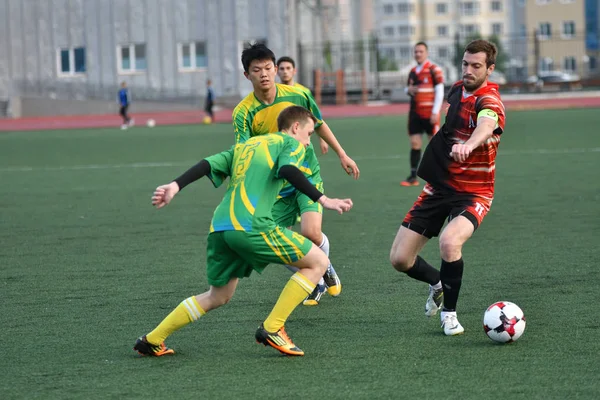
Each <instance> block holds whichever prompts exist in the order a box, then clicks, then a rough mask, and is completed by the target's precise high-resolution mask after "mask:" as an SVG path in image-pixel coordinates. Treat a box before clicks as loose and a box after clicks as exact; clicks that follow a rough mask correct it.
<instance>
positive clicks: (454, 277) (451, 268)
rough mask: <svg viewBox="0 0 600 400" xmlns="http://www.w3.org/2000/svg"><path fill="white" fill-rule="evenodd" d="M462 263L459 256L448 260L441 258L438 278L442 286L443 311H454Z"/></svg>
mask: <svg viewBox="0 0 600 400" xmlns="http://www.w3.org/2000/svg"><path fill="white" fill-rule="evenodd" d="M463 269H464V263H463V259H462V258H460V259H458V260H456V261H452V262H448V261H444V260H442V267H441V268H440V278H441V280H442V288H443V289H444V311H456V302H457V301H458V293H459V292H460V285H461V283H462V276H463Z"/></svg>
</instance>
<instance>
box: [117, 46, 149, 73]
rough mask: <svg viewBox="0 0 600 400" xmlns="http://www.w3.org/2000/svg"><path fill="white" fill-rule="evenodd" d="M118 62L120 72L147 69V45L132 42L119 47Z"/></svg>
mask: <svg viewBox="0 0 600 400" xmlns="http://www.w3.org/2000/svg"><path fill="white" fill-rule="evenodd" d="M117 63H118V65H117V66H118V70H119V73H120V74H128V73H134V72H140V71H145V70H146V68H147V65H146V45H145V44H130V45H122V46H119V47H117Z"/></svg>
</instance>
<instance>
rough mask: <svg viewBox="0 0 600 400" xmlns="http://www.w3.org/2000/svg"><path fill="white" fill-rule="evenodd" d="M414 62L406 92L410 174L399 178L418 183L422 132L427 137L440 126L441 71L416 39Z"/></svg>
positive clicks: (442, 80)
mask: <svg viewBox="0 0 600 400" xmlns="http://www.w3.org/2000/svg"><path fill="white" fill-rule="evenodd" d="M414 55H415V61H416V62H417V65H416V66H415V67H413V68H412V69H411V70H410V73H409V74H408V86H407V87H406V93H408V95H409V96H410V97H411V99H410V112H409V114H408V136H409V138H410V175H409V176H408V178H406V179H405V180H403V181H402V182H400V184H401V185H402V186H419V180H418V179H417V166H418V165H419V160H420V159H421V147H422V146H423V138H422V135H423V132H425V133H427V136H429V140H431V137H432V136H433V135H435V133H436V132H437V131H438V129H439V127H440V109H441V108H442V102H443V101H444V73H443V72H442V69H441V68H440V67H438V66H437V65H435V64H433V63H432V62H431V61H429V59H428V58H427V57H428V52H427V44H425V42H419V43H417V44H415V47H414Z"/></svg>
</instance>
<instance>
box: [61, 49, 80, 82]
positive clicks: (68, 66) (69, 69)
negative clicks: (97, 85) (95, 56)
mask: <svg viewBox="0 0 600 400" xmlns="http://www.w3.org/2000/svg"><path fill="white" fill-rule="evenodd" d="M56 59H57V75H58V76H73V75H83V74H85V47H75V48H70V49H58V51H57V56H56Z"/></svg>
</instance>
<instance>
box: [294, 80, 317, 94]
mask: <svg viewBox="0 0 600 400" xmlns="http://www.w3.org/2000/svg"><path fill="white" fill-rule="evenodd" d="M294 87H295V88H296V89H300V90H302V91H303V92H304V93H306V94H308V95H309V96H310V97H313V95H312V92H311V91H310V89H309V88H307V87H306V86H304V85H301V84H299V83H298V82H296V83H294Z"/></svg>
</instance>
